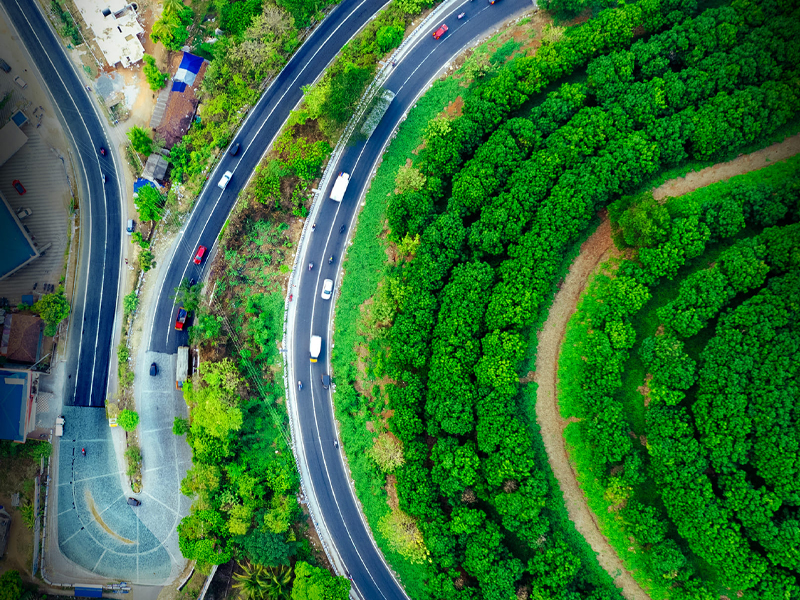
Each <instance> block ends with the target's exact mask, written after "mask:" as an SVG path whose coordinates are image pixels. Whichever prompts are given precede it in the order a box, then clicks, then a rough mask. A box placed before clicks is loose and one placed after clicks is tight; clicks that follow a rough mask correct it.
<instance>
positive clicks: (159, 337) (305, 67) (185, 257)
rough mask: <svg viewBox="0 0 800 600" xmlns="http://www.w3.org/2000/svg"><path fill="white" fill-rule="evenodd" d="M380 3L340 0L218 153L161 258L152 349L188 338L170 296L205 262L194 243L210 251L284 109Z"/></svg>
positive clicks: (285, 112)
mask: <svg viewBox="0 0 800 600" xmlns="http://www.w3.org/2000/svg"><path fill="white" fill-rule="evenodd" d="M385 3H386V0H344V1H343V2H342V3H341V4H340V5H339V6H337V7H336V8H335V9H334V10H333V12H331V14H330V15H329V16H328V17H327V18H326V19H325V20H324V21H323V22H322V23H320V24H319V26H318V27H317V29H315V30H314V32H313V33H312V34H311V36H310V37H309V38H308V39H307V40H306V41H305V43H304V44H303V45H302V46H301V47H300V49H299V50H298V51H297V52H296V53H295V55H294V56H293V57H292V58H291V60H290V61H289V63H288V64H287V65H286V66H285V67H284V68H283V70H282V71H281V72H280V74H279V75H278V76H277V77H276V78H275V80H274V81H273V82H272V83H271V84H270V86H269V87H268V88H267V90H266V92H265V93H264V94H263V95H262V96H261V98H260V99H259V101H258V103H257V104H256V105H255V106H254V107H253V108H252V109H251V111H250V114H249V115H248V116H247V118H246V120H245V122H244V124H243V125H242V127H241V128H240V129H239V132H238V133H237V135H236V136H235V137H234V139H233V141H232V142H231V143H232V144H236V143H238V144H240V145H241V147H240V150H239V153H238V154H237V156H230V155H229V154H228V153H227V152H225V153H224V154H223V155H222V156H221V160H220V161H219V163H218V164H217V166H216V167H215V168H214V170H213V171H212V173H211V175H210V177H209V180H208V182H207V184H206V186H205V188H204V189H203V192H202V193H201V194H200V197H199V198H198V199H197V202H196V205H195V208H194V210H193V211H192V214H191V215H190V217H189V219H188V221H187V223H186V225H185V226H184V227H183V229H182V230H181V232H180V234H179V235H178V239H177V241H176V243H175V244H173V246H172V255H171V256H169V257H160V258H161V260H162V262H164V263H165V264H167V263H168V264H169V266H168V267H167V268H166V269H165V272H164V273H163V274H162V277H161V279H160V281H159V282H158V286H159V289H158V295H157V298H156V300H155V312H154V316H153V321H152V324H151V330H150V335H149V339H150V348H149V349H150V350H151V351H153V352H166V353H174V352H175V351H176V349H177V347H178V346H181V345H185V344H187V343H188V333H187V332H186V330H184V331H178V330H176V329H175V318H176V317H177V313H178V308H179V307H178V306H177V305H176V304H175V300H174V296H175V288H177V287H178V286H179V285H180V283H181V281H183V280H184V279H196V280H197V281H200V280H201V277H202V274H203V270H204V269H205V266H206V265H207V264H208V261H207V260H204V261H203V262H202V264H200V265H195V264H194V263H193V262H192V258H193V257H194V255H195V252H196V251H197V248H198V247H199V246H201V245H202V246H206V247H207V248H209V250H210V249H211V248H212V247H213V245H214V243H215V242H216V239H217V236H218V235H219V232H220V231H221V229H222V226H223V224H224V223H225V220H226V219H227V218H228V214H229V213H230V211H231V209H232V208H233V206H234V204H235V203H236V198H237V197H238V195H239V192H240V191H241V190H243V189H244V188H245V187H246V184H247V181H248V179H249V178H250V174H251V173H252V172H253V171H254V170H255V168H256V167H257V166H258V163H259V162H260V161H261V158H262V156H263V155H264V152H266V150H267V148H268V147H269V146H270V145H271V144H272V142H273V140H274V139H275V136H276V135H277V134H278V133H279V132H280V130H281V128H282V127H283V124H284V122H285V121H286V119H287V118H288V117H289V113H290V112H291V111H292V109H293V108H294V107H295V106H297V104H298V103H299V102H300V101H301V100H302V98H303V91H302V87H303V86H305V85H308V84H310V83H313V82H314V81H315V80H316V79H317V78H318V77H319V76H320V75H321V74H322V73H323V71H324V70H325V68H326V67H327V66H328V64H329V63H330V62H331V61H332V60H333V59H334V58H335V57H336V55H337V54H338V53H339V50H341V48H342V46H344V44H345V43H346V42H347V41H348V40H349V39H350V38H351V37H352V36H353V34H355V33H356V32H357V31H358V30H359V29H361V27H363V26H364V24H365V23H366V22H367V21H369V19H370V18H371V17H372V16H373V15H374V14H375V13H376V12H378V10H380V9H381V7H383V5H384V4H385ZM226 171H231V172H232V173H233V176H232V177H231V180H230V182H229V183H228V185H227V187H226V188H225V190H221V189H220V188H219V187H218V186H217V184H218V182H219V180H220V178H221V177H222V175H223V174H224V173H225V172H226Z"/></svg>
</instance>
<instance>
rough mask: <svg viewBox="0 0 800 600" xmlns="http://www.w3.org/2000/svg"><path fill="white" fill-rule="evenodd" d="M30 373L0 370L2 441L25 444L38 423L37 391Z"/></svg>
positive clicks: (0, 430) (0, 432) (0, 426)
mask: <svg viewBox="0 0 800 600" xmlns="http://www.w3.org/2000/svg"><path fill="white" fill-rule="evenodd" d="M34 387H35V384H34V380H33V375H32V374H31V372H30V371H25V370H17V369H8V368H4V369H0V440H11V441H14V442H20V443H22V442H24V441H25V437H26V436H27V435H28V433H29V432H30V431H32V430H33V427H32V425H33V424H35V422H36V418H35V417H36V415H35V412H34V410H35V408H34V407H35V406H36V403H35V402H34V400H35V396H36V390H35V389H34Z"/></svg>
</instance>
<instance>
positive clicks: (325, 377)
mask: <svg viewBox="0 0 800 600" xmlns="http://www.w3.org/2000/svg"><path fill="white" fill-rule="evenodd" d="M319 378H320V379H321V380H322V387H324V388H325V389H326V390H327V389H328V388H329V387H331V378H330V375H328V374H327V373H323V374H322V375H320V376H319Z"/></svg>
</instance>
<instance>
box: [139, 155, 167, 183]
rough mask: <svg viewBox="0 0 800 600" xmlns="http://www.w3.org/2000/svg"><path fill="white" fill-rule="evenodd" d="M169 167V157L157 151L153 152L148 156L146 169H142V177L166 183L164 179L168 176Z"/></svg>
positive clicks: (154, 181)
mask: <svg viewBox="0 0 800 600" xmlns="http://www.w3.org/2000/svg"><path fill="white" fill-rule="evenodd" d="M168 168H169V163H168V162H167V159H166V158H164V157H163V156H161V155H160V154H158V153H157V152H153V153H152V154H151V155H150V156H148V157H147V162H146V163H145V165H144V171H142V179H147V180H148V181H152V182H153V183H159V184H160V183H164V180H165V179H166V178H167V169H168ZM137 191H138V190H137Z"/></svg>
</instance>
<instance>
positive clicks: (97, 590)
mask: <svg viewBox="0 0 800 600" xmlns="http://www.w3.org/2000/svg"><path fill="white" fill-rule="evenodd" d="M75 596H80V597H83V598H102V597H103V588H102V586H99V585H98V586H94V585H83V586H77V585H76V586H75Z"/></svg>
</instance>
